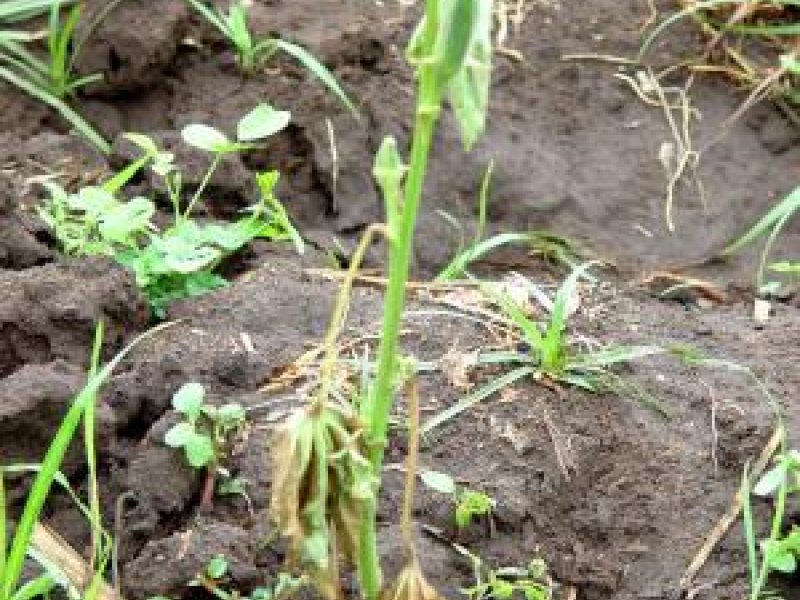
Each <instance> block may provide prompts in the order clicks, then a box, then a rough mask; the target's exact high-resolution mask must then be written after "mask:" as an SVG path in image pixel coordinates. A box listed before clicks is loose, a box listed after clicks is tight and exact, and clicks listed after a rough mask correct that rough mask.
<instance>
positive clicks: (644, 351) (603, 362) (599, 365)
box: [567, 346, 666, 369]
mask: <svg viewBox="0 0 800 600" xmlns="http://www.w3.org/2000/svg"><path fill="white" fill-rule="evenodd" d="M664 352H666V350H665V349H664V348H660V347H658V346H619V347H611V348H603V349H601V350H597V351H595V352H587V353H586V354H581V355H579V356H577V357H575V358H574V359H572V360H571V361H570V362H569V363H568V364H567V368H568V369H605V368H608V367H613V366H614V365H619V364H622V363H628V362H631V361H634V360H639V359H640V358H646V357H648V356H655V355H656V354H663V353H664Z"/></svg>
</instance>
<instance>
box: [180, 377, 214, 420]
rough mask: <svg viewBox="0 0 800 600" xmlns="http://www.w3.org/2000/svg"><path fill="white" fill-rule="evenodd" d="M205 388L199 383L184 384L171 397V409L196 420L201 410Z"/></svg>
mask: <svg viewBox="0 0 800 600" xmlns="http://www.w3.org/2000/svg"><path fill="white" fill-rule="evenodd" d="M205 395H206V391H205V388H204V387H203V386H202V385H201V384H199V383H195V382H192V383H185V384H183V385H182V386H181V388H180V389H179V390H178V391H177V392H175V395H174V396H173V397H172V407H173V408H174V409H175V410H177V411H178V412H180V413H183V414H184V415H186V416H187V417H189V418H190V419H197V418H198V417H199V416H200V412H201V411H202V408H203V400H204V399H205Z"/></svg>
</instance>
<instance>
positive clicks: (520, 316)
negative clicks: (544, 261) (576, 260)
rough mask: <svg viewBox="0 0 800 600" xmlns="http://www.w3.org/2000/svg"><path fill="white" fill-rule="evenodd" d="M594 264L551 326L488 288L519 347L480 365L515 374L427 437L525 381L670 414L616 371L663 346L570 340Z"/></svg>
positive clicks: (565, 293)
mask: <svg viewBox="0 0 800 600" xmlns="http://www.w3.org/2000/svg"><path fill="white" fill-rule="evenodd" d="M594 264H595V263H592V262H590V263H586V264H584V265H582V266H580V267H578V268H577V269H575V270H574V271H573V272H572V273H571V274H570V275H569V276H568V277H567V278H566V279H565V280H564V283H562V285H561V286H560V287H559V289H558V291H557V292H556V294H555V297H554V299H553V300H552V302H551V306H550V307H549V308H550V313H549V319H548V320H547V321H546V322H545V323H539V322H536V321H535V320H534V319H533V318H532V317H530V316H528V314H527V312H526V310H525V308H524V307H523V306H522V305H521V304H520V302H519V301H518V300H515V299H514V298H513V297H512V296H511V295H510V294H509V293H508V292H506V291H504V290H502V289H500V288H498V287H496V286H490V285H483V286H482V289H483V290H484V292H485V293H486V295H487V296H488V297H489V298H490V299H491V300H493V301H494V302H495V303H496V304H497V306H498V307H499V308H500V311H501V312H502V314H503V316H504V317H505V318H506V319H507V320H508V322H509V323H510V324H511V325H512V327H513V329H514V330H515V331H516V335H517V337H518V339H519V343H518V345H517V348H516V349H514V350H513V351H496V352H482V353H480V355H479V356H478V363H479V364H484V365H507V366H510V367H513V369H512V370H511V371H508V372H507V373H505V374H503V375H501V376H499V377H497V378H496V379H495V380H493V381H491V382H489V383H488V384H486V385H485V386H483V387H481V388H479V389H478V390H476V391H474V392H473V393H471V394H469V395H468V396H466V397H465V398H463V399H462V400H460V401H459V402H457V403H456V404H454V405H453V406H451V407H449V408H447V409H445V410H444V411H442V412H440V413H439V414H437V415H435V416H434V417H432V418H431V419H429V420H428V421H427V422H425V423H424V424H423V426H422V433H423V434H426V433H429V432H430V431H432V430H433V429H434V428H436V427H438V426H440V425H442V424H443V423H444V422H446V421H448V420H450V419H452V418H453V417H455V416H456V415H458V414H460V413H461V412H463V411H464V410H467V409H468V408H470V407H471V406H473V405H474V404H476V403H478V402H480V401H481V400H483V399H485V398H487V397H488V396H490V395H492V394H494V393H495V392H497V391H499V390H501V389H503V388H505V387H507V386H509V385H512V384H513V383H514V382H516V381H519V380H521V379H523V378H525V377H533V378H534V379H536V380H539V381H544V382H545V383H548V384H566V385H570V386H574V387H578V388H581V389H584V390H587V391H589V392H602V391H612V392H616V393H625V392H630V393H632V394H633V395H634V396H635V397H637V398H639V399H640V400H641V401H642V402H643V403H645V404H648V405H650V406H651V407H653V408H655V409H656V410H658V411H659V412H661V413H662V414H666V413H664V410H663V409H662V408H661V407H660V406H659V405H658V403H657V402H656V401H655V400H654V399H652V398H651V397H650V396H649V395H648V394H647V393H646V392H645V391H644V390H641V389H639V388H638V387H637V386H635V385H634V384H633V383H631V382H628V381H626V380H625V379H624V378H622V377H621V376H620V375H618V374H616V373H615V372H614V371H613V368H614V367H615V366H618V365H622V364H625V363H629V362H631V361H634V360H637V359H641V358H645V357H647V356H652V355H655V354H661V353H663V352H664V349H662V348H660V347H658V346H606V347H603V348H598V349H589V350H583V349H579V348H576V347H575V345H574V344H573V343H572V341H571V340H570V338H569V336H568V318H569V315H570V305H571V303H572V302H573V301H574V299H575V298H576V294H577V286H578V283H579V281H580V279H581V278H582V277H586V276H587V275H588V273H587V271H588V270H589V269H590V268H591V267H592V265H594Z"/></svg>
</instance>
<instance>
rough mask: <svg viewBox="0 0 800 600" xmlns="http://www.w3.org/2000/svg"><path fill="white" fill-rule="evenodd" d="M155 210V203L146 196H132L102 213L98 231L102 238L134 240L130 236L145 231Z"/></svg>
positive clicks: (117, 240)
mask: <svg viewBox="0 0 800 600" xmlns="http://www.w3.org/2000/svg"><path fill="white" fill-rule="evenodd" d="M155 212H156V207H155V205H154V204H153V203H152V202H151V201H150V200H148V199H147V198H134V199H133V200H131V201H130V202H126V203H125V204H121V205H119V206H117V207H115V208H112V209H111V210H109V211H107V212H105V213H103V215H102V217H101V219H100V233H101V234H102V235H103V237H104V238H107V239H109V240H111V241H112V242H117V243H120V244H125V243H129V242H132V241H134V240H133V239H132V236H134V235H136V234H141V233H144V232H146V231H147V229H148V227H149V226H150V220H151V219H152V218H153V215H154V214H155Z"/></svg>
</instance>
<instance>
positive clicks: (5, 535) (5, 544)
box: [0, 470, 8, 581]
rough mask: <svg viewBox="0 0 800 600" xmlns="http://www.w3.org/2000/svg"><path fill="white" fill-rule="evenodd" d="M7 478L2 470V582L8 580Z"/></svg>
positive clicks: (0, 569) (0, 579)
mask: <svg viewBox="0 0 800 600" xmlns="http://www.w3.org/2000/svg"><path fill="white" fill-rule="evenodd" d="M4 479H5V477H4V476H3V471H2V470H0V581H5V579H6V550H7V548H8V532H7V531H6V487H5V483H4Z"/></svg>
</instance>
